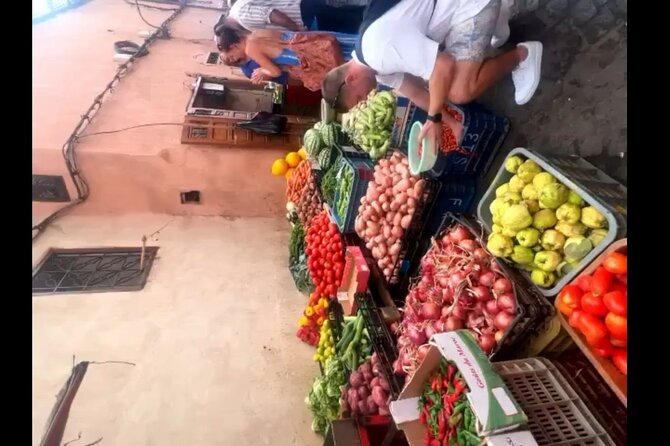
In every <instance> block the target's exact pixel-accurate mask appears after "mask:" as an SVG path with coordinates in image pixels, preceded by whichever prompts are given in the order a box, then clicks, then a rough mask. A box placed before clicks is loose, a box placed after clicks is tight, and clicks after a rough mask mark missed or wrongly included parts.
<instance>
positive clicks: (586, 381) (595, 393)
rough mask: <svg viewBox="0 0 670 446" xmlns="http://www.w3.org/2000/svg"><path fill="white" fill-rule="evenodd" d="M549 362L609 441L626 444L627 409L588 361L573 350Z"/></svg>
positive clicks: (578, 351)
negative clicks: (591, 414) (608, 436)
mask: <svg viewBox="0 0 670 446" xmlns="http://www.w3.org/2000/svg"><path fill="white" fill-rule="evenodd" d="M551 362H552V363H553V364H554V365H555V366H556V368H557V369H558V370H560V371H561V373H562V374H563V376H564V378H565V379H566V380H567V381H568V382H569V383H570V384H571V385H572V387H573V388H574V389H575V391H576V392H577V394H579V396H580V397H581V399H582V400H583V401H584V403H585V404H586V406H587V407H588V408H589V410H591V412H592V413H593V415H594V416H595V417H596V419H597V420H598V422H599V423H600V424H602V426H603V427H604V428H605V430H606V431H607V433H608V434H609V435H610V437H611V438H612V441H614V443H616V444H617V446H624V445H626V444H627V438H628V435H627V432H628V428H627V424H626V420H627V418H628V410H627V409H626V407H625V406H624V405H623V404H622V403H621V401H620V400H619V398H617V396H616V394H615V393H614V391H612V389H610V387H609V386H608V385H607V383H606V382H605V381H604V380H603V378H602V376H600V374H599V373H598V371H597V370H596V369H595V368H594V367H593V365H592V364H591V362H590V361H589V360H588V358H587V357H586V356H584V354H583V353H582V352H581V351H580V350H579V349H574V350H569V351H567V352H565V353H563V354H561V355H560V356H558V357H556V358H552V360H551Z"/></svg>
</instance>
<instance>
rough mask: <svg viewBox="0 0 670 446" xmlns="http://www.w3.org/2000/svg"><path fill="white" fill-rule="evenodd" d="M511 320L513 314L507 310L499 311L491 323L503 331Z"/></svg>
mask: <svg viewBox="0 0 670 446" xmlns="http://www.w3.org/2000/svg"><path fill="white" fill-rule="evenodd" d="M513 320H514V315H513V314H510V313H508V312H507V311H501V312H499V313H498V314H496V318H495V320H494V322H493V323H494V325H495V326H496V328H497V329H498V330H502V331H505V330H507V329H508V328H509V326H510V325H512V321H513Z"/></svg>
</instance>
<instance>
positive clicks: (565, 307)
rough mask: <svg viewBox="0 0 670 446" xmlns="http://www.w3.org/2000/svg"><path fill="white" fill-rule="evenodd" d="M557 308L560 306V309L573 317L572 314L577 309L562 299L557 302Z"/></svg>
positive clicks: (567, 315)
mask: <svg viewBox="0 0 670 446" xmlns="http://www.w3.org/2000/svg"><path fill="white" fill-rule="evenodd" d="M556 308H558V311H560V312H561V313H563V314H564V315H565V316H566V317H572V314H573V313H574V312H575V311H577V310H575V309H574V308H572V307H569V306H568V305H567V304H566V303H565V302H563V301H562V300H561V299H558V302H556Z"/></svg>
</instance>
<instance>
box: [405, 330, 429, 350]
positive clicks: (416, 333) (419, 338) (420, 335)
mask: <svg viewBox="0 0 670 446" xmlns="http://www.w3.org/2000/svg"><path fill="white" fill-rule="evenodd" d="M407 337H408V338H409V339H410V341H412V344H414V345H416V346H417V347H418V346H420V345H423V344H425V343H426V341H427V339H426V333H424V332H423V330H417V329H416V327H410V329H409V330H408V331H407Z"/></svg>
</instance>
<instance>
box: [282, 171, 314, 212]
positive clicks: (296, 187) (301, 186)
mask: <svg viewBox="0 0 670 446" xmlns="http://www.w3.org/2000/svg"><path fill="white" fill-rule="evenodd" d="M310 181H312V167H311V165H310V163H309V161H307V160H306V161H302V162H301V163H300V164H298V167H296V168H295V170H294V171H293V175H292V176H291V178H289V179H288V182H287V183H286V201H288V202H290V203H294V204H297V203H299V202H300V197H301V196H302V193H303V191H304V190H305V186H306V185H307V183H308V182H310Z"/></svg>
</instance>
